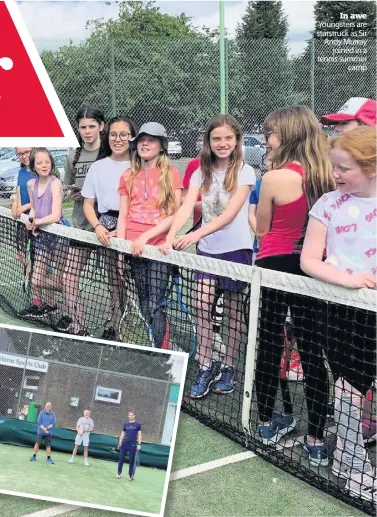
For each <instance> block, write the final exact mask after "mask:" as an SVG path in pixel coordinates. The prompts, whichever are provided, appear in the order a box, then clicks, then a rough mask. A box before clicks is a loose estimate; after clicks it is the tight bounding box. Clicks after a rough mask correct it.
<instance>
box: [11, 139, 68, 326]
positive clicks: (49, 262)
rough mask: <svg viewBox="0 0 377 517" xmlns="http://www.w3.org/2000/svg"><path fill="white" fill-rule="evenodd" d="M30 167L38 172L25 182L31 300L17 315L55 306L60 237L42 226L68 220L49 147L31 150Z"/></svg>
mask: <svg viewBox="0 0 377 517" xmlns="http://www.w3.org/2000/svg"><path fill="white" fill-rule="evenodd" d="M30 169H31V170H32V171H33V172H34V173H35V174H37V177H36V178H35V179H32V180H30V181H29V182H28V184H27V188H28V192H29V197H30V204H31V209H30V213H29V220H28V223H27V224H26V226H27V229H28V230H29V231H30V232H31V238H32V242H33V254H34V260H33V267H32V273H31V286H32V304H31V306H30V307H28V308H27V309H25V310H23V311H22V312H21V313H20V316H23V317H28V318H36V317H43V316H47V315H48V314H50V313H52V312H54V311H56V310H57V306H56V304H55V301H54V297H53V294H52V292H51V291H61V290H62V287H61V286H62V282H61V274H62V272H63V269H64V267H63V266H64V260H65V256H66V253H65V250H64V246H63V239H62V238H60V237H58V236H57V235H54V234H52V233H47V232H43V231H41V230H42V229H43V227H44V226H46V225H49V224H52V223H60V224H64V225H68V222H67V221H66V220H65V219H64V217H63V212H62V200H63V195H62V183H61V181H60V180H59V179H58V178H56V177H55V176H54V175H53V173H54V170H55V162H54V158H53V156H52V155H51V153H50V152H49V151H48V149H46V148H44V147H37V148H35V149H34V150H33V152H32V154H31V156H30ZM62 248H63V249H62ZM54 270H55V271H57V274H54Z"/></svg>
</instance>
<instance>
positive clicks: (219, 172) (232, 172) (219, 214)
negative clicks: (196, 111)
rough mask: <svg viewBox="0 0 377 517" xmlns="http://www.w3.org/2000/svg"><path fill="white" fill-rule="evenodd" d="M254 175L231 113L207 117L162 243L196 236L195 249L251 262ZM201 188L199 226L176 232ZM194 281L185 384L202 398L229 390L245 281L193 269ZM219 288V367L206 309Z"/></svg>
mask: <svg viewBox="0 0 377 517" xmlns="http://www.w3.org/2000/svg"><path fill="white" fill-rule="evenodd" d="M255 183H256V179H255V173H254V170H253V168H252V167H250V166H249V165H246V164H245V163H244V161H243V156H242V132H241V128H240V126H239V124H238V122H237V121H236V119H235V118H234V117H232V116H230V115H220V116H216V117H213V118H211V119H210V120H209V121H208V123H207V126H206V130H205V134H204V140H203V150H202V154H201V167H200V169H198V170H197V171H196V172H195V173H194V174H193V175H192V177H191V180H190V186H189V189H188V193H187V195H186V197H185V200H184V202H183V204H182V206H181V208H180V209H179V210H178V212H177V214H176V215H175V218H174V220H173V224H172V226H171V229H170V231H169V233H168V235H167V237H166V241H165V243H164V245H163V246H162V247H161V249H162V251H163V252H164V253H168V251H169V250H170V249H171V248H173V247H174V248H175V249H177V250H186V249H187V248H189V247H190V246H192V245H193V244H195V243H197V242H198V255H202V256H206V257H213V258H216V259H220V260H227V261H230V262H238V263H241V264H247V265H251V262H252V247H253V242H252V238H251V233H250V230H249V222H248V207H249V205H248V200H249V195H250V191H251V189H252V188H253V187H254V186H255ZM200 193H201V194H202V214H203V220H202V225H201V228H199V229H198V230H196V231H193V232H191V233H189V234H187V235H184V236H182V237H178V238H177V237H176V235H177V233H178V232H179V231H180V230H181V228H183V226H184V225H185V223H186V222H187V220H188V219H189V217H190V215H191V213H192V211H193V208H194V206H195V203H196V201H197V199H198V196H199V194H200ZM195 280H196V281H197V287H196V289H197V293H196V297H197V318H196V323H197V331H198V341H199V372H198V378H197V380H196V382H195V383H194V384H193V385H192V386H191V388H190V390H189V393H188V394H189V397H191V398H196V399H198V398H202V397H204V396H205V395H207V393H208V392H209V391H210V390H213V391H215V392H216V393H231V392H232V391H233V390H234V364H235V361H236V358H237V356H238V354H239V350H240V345H241V339H242V335H243V333H244V331H245V328H243V327H244V324H243V303H242V301H243V298H242V297H243V291H244V289H245V284H244V283H243V282H237V281H234V280H231V279H229V278H224V277H219V276H216V275H214V274H207V273H203V272H198V271H197V272H196V273H195ZM216 288H217V289H221V290H222V291H224V313H227V314H228V315H229V318H230V320H231V321H232V323H231V324H229V325H228V331H229V335H228V336H227V347H226V354H225V358H224V365H223V366H224V367H223V368H222V367H221V364H220V363H219V362H215V361H212V343H213V329H212V324H211V310H212V306H213V302H214V298H215V291H216Z"/></svg>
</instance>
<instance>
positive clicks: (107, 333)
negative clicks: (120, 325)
mask: <svg viewBox="0 0 377 517" xmlns="http://www.w3.org/2000/svg"><path fill="white" fill-rule="evenodd" d="M101 339H106V340H107V341H115V340H116V332H115V329H114V328H113V327H108V328H107V329H105V330H104V331H103V334H102V338H101Z"/></svg>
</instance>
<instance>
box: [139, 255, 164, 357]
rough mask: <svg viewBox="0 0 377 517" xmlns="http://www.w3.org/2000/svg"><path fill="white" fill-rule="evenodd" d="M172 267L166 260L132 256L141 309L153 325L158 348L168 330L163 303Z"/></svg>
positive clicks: (149, 323)
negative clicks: (159, 260) (160, 260)
mask: <svg viewBox="0 0 377 517" xmlns="http://www.w3.org/2000/svg"><path fill="white" fill-rule="evenodd" d="M171 269H172V267H171V266H170V264H165V263H164V262H157V261H154V260H148V259H143V258H136V257H132V258H131V274H132V276H133V278H134V281H135V285H136V290H137V294H138V297H139V303H140V311H141V314H142V315H143V317H144V319H145V321H146V322H147V324H148V325H151V327H152V335H153V341H154V344H155V346H156V348H161V347H162V345H163V342H164V337H165V331H166V310H165V307H164V304H163V301H164V298H165V295H166V290H167V288H168V284H169V278H170V273H171Z"/></svg>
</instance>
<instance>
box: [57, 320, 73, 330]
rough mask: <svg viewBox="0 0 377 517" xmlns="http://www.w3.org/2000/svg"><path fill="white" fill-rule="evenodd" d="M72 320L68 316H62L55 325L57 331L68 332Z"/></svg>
mask: <svg viewBox="0 0 377 517" xmlns="http://www.w3.org/2000/svg"><path fill="white" fill-rule="evenodd" d="M72 323H73V319H72V318H71V317H69V316H62V317H61V318H60V320H59V321H58V322H57V324H56V328H57V330H59V332H68V330H69V327H70V326H71V325H72Z"/></svg>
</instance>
